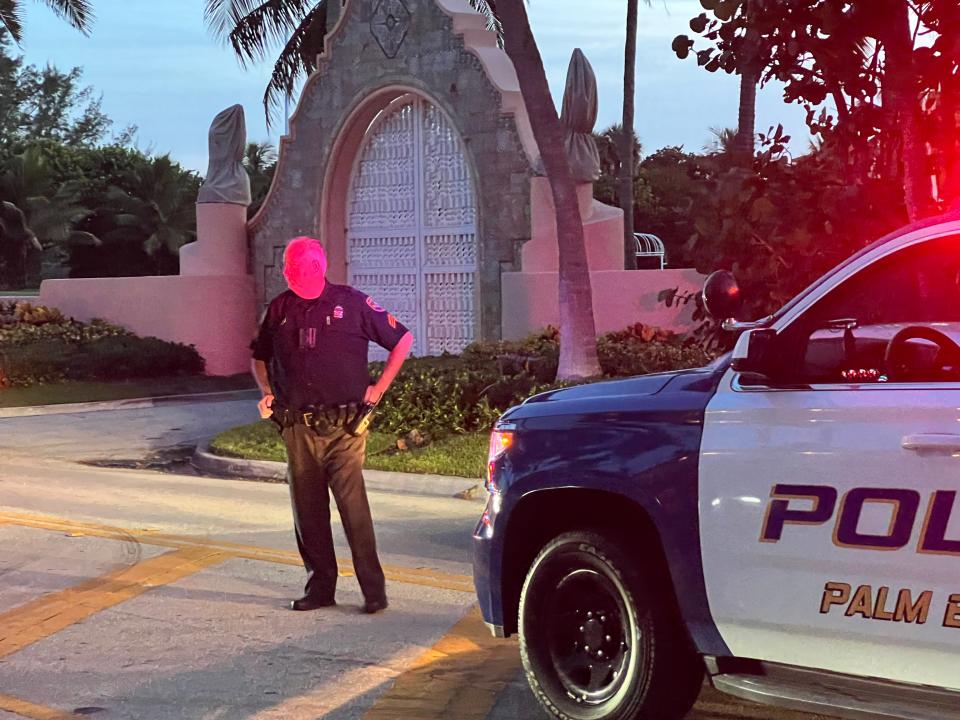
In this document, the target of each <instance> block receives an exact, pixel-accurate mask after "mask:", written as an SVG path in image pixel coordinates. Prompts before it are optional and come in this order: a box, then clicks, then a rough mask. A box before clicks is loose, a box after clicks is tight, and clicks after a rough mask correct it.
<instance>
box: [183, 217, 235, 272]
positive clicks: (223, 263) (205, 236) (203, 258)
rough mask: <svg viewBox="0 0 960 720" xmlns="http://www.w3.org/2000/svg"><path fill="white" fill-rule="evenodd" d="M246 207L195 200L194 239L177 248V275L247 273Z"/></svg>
mask: <svg viewBox="0 0 960 720" xmlns="http://www.w3.org/2000/svg"><path fill="white" fill-rule="evenodd" d="M248 254H249V253H248V251H247V207H246V205H233V204H231V203H198V204H197V240H196V242H192V243H189V244H188V245H184V246H183V247H182V248H180V274H181V275H246V274H247V264H248V261H247V255H248Z"/></svg>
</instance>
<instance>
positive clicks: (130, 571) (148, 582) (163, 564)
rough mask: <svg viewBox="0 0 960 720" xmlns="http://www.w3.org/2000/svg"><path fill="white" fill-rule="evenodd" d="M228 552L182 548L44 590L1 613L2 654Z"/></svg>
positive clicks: (180, 576)
mask: <svg viewBox="0 0 960 720" xmlns="http://www.w3.org/2000/svg"><path fill="white" fill-rule="evenodd" d="M227 557H228V556H227V555H224V554H223V553H220V552H217V551H216V550H212V549H210V548H183V549H181V550H176V551H174V552H169V553H165V554H164V555H160V556H158V557H155V558H151V559H150V560H144V561H143V562H139V563H137V564H135V565H131V566H130V567H126V568H123V569H122V570H116V571H114V572H112V573H109V574H107V575H103V576H102V577H99V578H94V579H92V580H87V581H86V582H83V583H80V584H79V585H75V586H74V587H71V588H67V589H66V590H61V591H59V592H54V593H50V594H48V595H44V596H43V597H40V598H38V599H36V600H34V601H32V602H29V603H27V604H26V605H21V606H20V607H17V608H14V609H12V610H10V611H8V612H5V613H3V614H0V658H2V657H6V656H7V655H10V654H12V653H15V652H17V651H19V650H22V649H23V648H25V647H27V646H28V645H32V644H33V643H35V642H37V641H39V640H43V639H44V638H47V637H50V636H51V635H53V634H55V633H58V632H60V631H61V630H63V629H64V628H67V627H70V626H71V625H74V624H76V623H78V622H80V621H82V620H86V619H87V618H88V617H90V616H91V615H94V614H96V613H98V612H100V611H101V610H105V609H107V608H109V607H113V606H114V605H118V604H119V603H122V602H124V601H125V600H129V599H131V598H134V597H137V596H138V595H142V594H143V593H145V592H147V591H148V590H150V589H152V588H155V587H159V586H161V585H168V584H170V583H173V582H176V581H178V580H182V579H183V578H185V577H187V576H189V575H192V574H193V573H195V572H197V571H198V570H201V569H203V568H205V567H209V566H211V565H215V564H217V563H219V562H223V561H224V560H226V559H227Z"/></svg>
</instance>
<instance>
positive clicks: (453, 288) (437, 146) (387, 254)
mask: <svg viewBox="0 0 960 720" xmlns="http://www.w3.org/2000/svg"><path fill="white" fill-rule="evenodd" d="M347 203H348V205H347V278H348V279H347V282H348V283H349V284H350V285H353V286H354V287H356V288H358V289H360V290H363V291H364V292H366V293H368V294H370V295H372V296H373V297H374V298H375V299H376V300H377V301H378V302H379V303H380V304H381V305H383V306H384V307H387V308H389V309H390V310H391V311H392V312H394V313H395V314H396V315H397V317H399V318H400V320H401V321H402V322H403V323H404V324H405V325H407V327H409V328H410V329H411V330H412V331H413V333H414V335H415V336H416V338H417V344H416V347H415V352H416V353H417V354H419V355H439V354H441V353H443V352H445V351H446V352H453V353H456V352H459V351H460V350H462V349H463V348H464V347H465V346H466V345H468V344H470V343H471V342H473V340H474V339H475V337H476V326H477V315H476V307H477V301H476V296H477V279H476V278H477V220H476V218H477V211H476V200H475V193H474V188H473V178H472V174H471V172H470V165H469V161H468V160H467V157H466V153H465V152H464V147H463V142H462V141H461V139H460V137H459V135H458V134H457V132H456V130H454V128H453V127H452V125H451V124H450V121H449V120H448V119H447V117H446V115H445V114H444V113H443V112H442V111H441V110H440V109H439V108H437V107H435V106H434V105H432V104H431V103H429V102H427V101H426V100H424V99H422V98H419V97H414V96H407V97H404V98H401V99H400V100H397V101H395V102H394V103H392V104H391V105H390V106H389V107H388V108H386V109H385V110H384V111H383V113H381V115H380V117H379V118H378V119H377V120H376V121H375V122H374V123H373V124H372V125H371V128H370V130H369V131H368V132H367V136H366V138H365V139H364V141H363V143H362V144H361V146H360V153H359V157H358V158H357V162H356V165H355V167H354V170H353V176H352V179H351V183H350V193H349V195H348V199H347Z"/></svg>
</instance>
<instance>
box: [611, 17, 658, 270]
mask: <svg viewBox="0 0 960 720" xmlns="http://www.w3.org/2000/svg"><path fill="white" fill-rule="evenodd" d="M646 1H647V4H648V5H649V4H650V0H646ZM638 6H639V0H627V43H626V48H625V51H624V54H623V56H624V62H623V122H621V123H620V143H619V145H620V158H621V160H620V175H619V182H618V186H619V193H618V194H619V195H620V207H621V208H622V209H623V257H624V260H625V264H626V268H627V269H628V270H635V269H636V268H637V256H636V254H635V252H634V251H635V247H634V239H633V230H634V228H633V180H634V174H635V167H636V163H635V159H634V147H635V137H636V135H635V132H634V124H635V123H634V109H635V102H636V86H637V85H636V79H637V14H638V9H639V7H638Z"/></svg>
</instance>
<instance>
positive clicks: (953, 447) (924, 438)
mask: <svg viewBox="0 0 960 720" xmlns="http://www.w3.org/2000/svg"><path fill="white" fill-rule="evenodd" d="M901 444H902V446H903V449H904V450H913V451H915V452H941V453H957V452H960V435H947V434H941V435H936V434H930V435H923V434H920V435H907V436H906V437H905V438H903V442H902V443H901Z"/></svg>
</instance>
